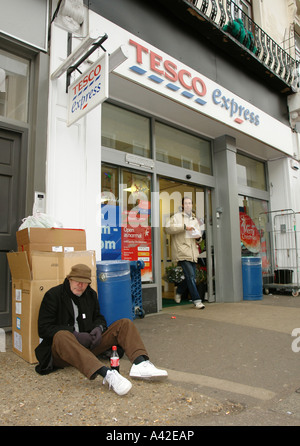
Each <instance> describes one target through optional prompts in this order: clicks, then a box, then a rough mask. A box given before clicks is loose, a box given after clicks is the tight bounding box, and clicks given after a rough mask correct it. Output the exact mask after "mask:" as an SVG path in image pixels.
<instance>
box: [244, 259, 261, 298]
mask: <svg viewBox="0 0 300 446" xmlns="http://www.w3.org/2000/svg"><path fill="white" fill-rule="evenodd" d="M242 274H243V298H244V300H261V299H262V296H263V280H262V262H261V258H260V257H242Z"/></svg>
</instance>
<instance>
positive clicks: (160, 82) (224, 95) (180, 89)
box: [46, 11, 300, 313]
mask: <svg viewBox="0 0 300 446" xmlns="http://www.w3.org/2000/svg"><path fill="white" fill-rule="evenodd" d="M89 29H90V34H91V31H93V33H94V32H95V33H96V35H97V36H98V37H99V38H100V37H101V36H104V35H107V38H106V39H105V41H104V42H103V44H102V47H103V48H104V49H105V50H106V51H103V48H101V47H99V48H98V49H97V50H95V51H94V52H93V53H92V54H91V55H90V56H89V57H88V58H87V59H86V61H85V62H83V63H82V65H81V66H80V71H81V73H82V74H80V73H78V72H77V71H76V70H75V71H74V72H73V74H72V75H71V78H70V85H71V87H73V89H72V88H71V87H70V88H69V94H68V93H67V89H68V83H67V80H66V73H65V72H64V73H63V74H61V75H60V76H58V77H56V78H53V79H52V80H50V90H49V92H50V93H49V123H48V154H47V175H46V176H47V180H46V197H47V205H46V208H47V213H48V214H50V215H53V216H55V218H57V219H58V220H59V221H61V222H62V224H63V226H64V227H68V228H84V229H85V230H86V235H87V248H88V249H94V250H95V251H96V257H97V260H117V259H125V260H139V259H140V260H143V262H144V264H145V268H144V269H143V271H142V289H143V304H144V308H145V310H146V313H152V312H156V311H159V310H160V309H161V308H162V305H163V299H164V298H167V297H170V293H171V294H172V292H173V288H172V284H170V283H168V282H166V281H165V280H164V277H165V269H166V267H167V266H169V265H170V264H171V262H172V253H171V252H170V240H169V238H168V236H167V235H166V234H165V232H164V230H163V227H164V224H165V222H166V219H167V218H168V217H169V216H170V215H171V214H172V213H174V212H176V211H177V210H178V208H179V206H180V203H181V198H182V196H184V195H188V196H190V197H191V198H192V199H193V202H194V210H195V212H196V215H197V217H198V219H199V220H200V222H201V225H202V229H203V230H205V234H206V251H205V254H204V256H205V259H206V260H205V262H206V264H205V270H206V271H207V298H208V300H209V301H216V302H237V301H240V300H241V299H242V298H243V292H242V266H241V257H242V256H243V255H244V253H245V250H246V251H247V253H248V254H249V252H250V254H251V255H262V249H263V251H264V252H263V255H264V256H265V257H267V260H266V262H267V263H265V265H264V267H265V269H266V271H267V269H268V262H269V260H268V256H270V255H271V253H270V252H268V249H269V248H268V246H266V245H264V247H263V248H262V247H261V246H259V247H258V248H257V239H255V237H256V235H255V236H254V239H253V240H252V241H251V240H250V241H249V237H248V241H247V240H246V238H244V239H241V233H240V221H241V213H244V214H245V216H246V217H245V218H249V219H250V220H251V225H254V227H256V228H258V220H259V216H260V215H261V214H262V213H263V212H268V211H272V210H274V209H279V208H292V209H297V207H298V206H299V207H300V203H299V198H297V196H296V194H295V190H296V188H297V187H299V186H298V184H299V183H298V181H299V179H298V171H297V170H295V169H293V168H292V165H293V160H294V159H295V153H297V150H298V139H297V134H295V133H293V132H292V131H291V129H290V127H289V126H288V125H285V124H283V123H282V122H279V121H278V120H276V119H274V118H273V117H272V116H270V115H268V114H266V113H265V112H264V111H262V110H260V109H258V108H257V107H256V106H255V104H252V103H249V102H247V101H245V100H244V99H243V98H241V97H239V96H237V95H235V94H233V93H232V92H230V91H228V90H227V89H225V88H224V87H223V86H222V85H219V84H218V83H216V82H215V81H214V80H211V79H208V78H207V77H205V76H203V75H202V74H201V73H199V72H196V71H195V70H193V69H192V68H191V67H189V66H186V65H185V64H184V63H183V61H179V60H176V59H174V58H173V57H172V56H171V55H169V54H166V53H164V52H163V51H161V50H160V49H159V48H155V47H153V46H152V45H150V44H149V43H147V42H145V41H143V40H141V39H140V38H139V37H137V36H135V35H133V34H131V33H129V32H127V31H126V30H124V29H122V28H120V27H118V26H117V25H115V24H114V23H112V22H110V21H108V20H106V19H104V18H103V17H101V16H99V15H97V14H95V13H93V12H91V11H90V12H89ZM76 45H78V43H76V39H73V48H72V51H74V49H75V48H76ZM67 57H68V39H67V32H66V31H64V30H62V29H61V28H59V27H57V26H56V25H55V24H53V25H52V30H51V58H50V76H51V73H54V72H55V71H56V70H57V69H58V68H59V67H60V66H61V64H62V63H63V62H64V61H65V60H66V59H67ZM116 61H117V62H116ZM204 63H205V61H204ZM99 66H101V70H100V68H99ZM112 68H113V69H112ZM100 71H101V72H100ZM101 76H102V77H101ZM75 86H76V88H74V87H75ZM247 88H248V87H247V84H245V89H247ZM100 91H101V94H102V93H103V95H104V96H103V97H104V101H103V102H102V103H100V104H97V105H95V104H93V103H92V101H93V100H94V99H95V97H96V96H97V95H98V93H99V94H100ZM73 112H74V113H79V115H78V116H79V117H78V116H76V117H75V118H74V119H73V117H72V116H73ZM297 200H298V202H297ZM267 223H268V222H267V220H265V221H264V222H263V224H267ZM252 229H253V227H251V230H252ZM258 229H259V228H258ZM246 236H247V234H246ZM246 236H245V237H246ZM248 236H249V234H248ZM250 238H251V237H250Z"/></svg>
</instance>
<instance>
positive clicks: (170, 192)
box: [159, 177, 214, 307]
mask: <svg viewBox="0 0 300 446" xmlns="http://www.w3.org/2000/svg"><path fill="white" fill-rule="evenodd" d="M183 197H189V198H191V199H192V202H193V213H194V214H195V216H196V218H197V219H198V222H199V224H200V228H201V233H202V234H201V240H200V241H199V243H198V250H199V257H198V263H197V286H198V291H199V294H200V296H201V298H202V299H203V300H208V301H213V300H214V274H213V271H214V268H213V263H214V262H213V243H212V219H211V193H210V190H209V189H207V188H203V187H199V186H195V185H193V184H186V183H183V182H179V181H176V180H173V179H168V178H163V177H161V178H160V179H159V210H160V240H161V246H160V258H161V278H162V281H161V283H162V307H165V306H170V305H177V304H175V303H174V294H175V289H176V283H177V280H178V279H180V277H179V276H180V271H178V268H176V266H177V263H176V262H174V258H173V253H172V250H171V236H170V235H169V234H166V232H165V230H164V228H165V226H166V223H167V221H168V219H169V218H170V217H171V216H172V215H174V214H175V213H176V212H181V209H182V208H181V203H182V198H183ZM189 300H190V297H189V295H188V294H187V295H186V296H182V300H181V303H180V305H184V304H186V303H189Z"/></svg>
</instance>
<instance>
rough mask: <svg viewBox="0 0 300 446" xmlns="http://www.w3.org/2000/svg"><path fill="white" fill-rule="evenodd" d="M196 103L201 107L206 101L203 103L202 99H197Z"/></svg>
mask: <svg viewBox="0 0 300 446" xmlns="http://www.w3.org/2000/svg"><path fill="white" fill-rule="evenodd" d="M195 102H197V103H198V104H200V105H205V104H206V101H203V100H202V99H199V98H197V99H195Z"/></svg>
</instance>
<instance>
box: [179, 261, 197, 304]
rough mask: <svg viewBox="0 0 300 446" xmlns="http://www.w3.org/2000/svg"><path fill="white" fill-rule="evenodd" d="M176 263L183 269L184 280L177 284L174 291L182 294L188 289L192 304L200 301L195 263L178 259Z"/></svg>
mask: <svg viewBox="0 0 300 446" xmlns="http://www.w3.org/2000/svg"><path fill="white" fill-rule="evenodd" d="M178 265H180V266H181V268H182V270H183V274H184V280H183V281H182V282H180V283H179V284H178V286H177V291H176V292H177V293H178V294H180V295H181V296H182V295H184V293H185V292H186V291H187V290H188V291H189V293H190V296H191V299H192V301H193V303H194V304H196V303H197V302H201V297H200V296H199V293H198V289H197V285H196V263H194V262H189V261H188V260H180V261H179V262H178Z"/></svg>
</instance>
